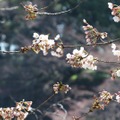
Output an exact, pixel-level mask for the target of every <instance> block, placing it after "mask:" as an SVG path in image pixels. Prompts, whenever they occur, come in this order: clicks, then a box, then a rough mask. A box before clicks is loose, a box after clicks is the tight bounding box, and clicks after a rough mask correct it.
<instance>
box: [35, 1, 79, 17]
mask: <svg viewBox="0 0 120 120" xmlns="http://www.w3.org/2000/svg"><path fill="white" fill-rule="evenodd" d="M79 5H80V3H79V4H77V5H76V6H75V7H73V8H71V9H68V10H65V11H61V12H55V13H49V12H37V14H39V15H60V14H64V13H68V12H71V11H73V10H74V9H76V8H77V7H79Z"/></svg>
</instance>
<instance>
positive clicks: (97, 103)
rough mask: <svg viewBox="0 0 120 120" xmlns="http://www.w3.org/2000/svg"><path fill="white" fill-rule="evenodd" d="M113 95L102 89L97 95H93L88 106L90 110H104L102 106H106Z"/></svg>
mask: <svg viewBox="0 0 120 120" xmlns="http://www.w3.org/2000/svg"><path fill="white" fill-rule="evenodd" d="M113 96H114V95H112V94H111V93H110V92H108V91H106V90H103V91H102V92H100V96H99V97H96V96H95V97H94V102H93V104H92V106H91V108H90V112H93V111H94V110H96V109H100V110H101V109H102V110H104V107H105V106H107V105H108V104H109V103H110V102H111V100H113Z"/></svg>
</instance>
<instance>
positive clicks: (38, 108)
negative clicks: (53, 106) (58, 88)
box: [36, 94, 55, 109]
mask: <svg viewBox="0 0 120 120" xmlns="http://www.w3.org/2000/svg"><path fill="white" fill-rule="evenodd" d="M54 95H55V94H53V95H51V96H50V97H49V98H47V99H46V100H45V101H44V102H43V103H41V104H40V105H39V106H38V107H37V108H36V109H39V108H40V107H41V106H43V105H44V104H45V103H47V102H48V101H49V100H50V99H51V98H52V97H53V96H54Z"/></svg>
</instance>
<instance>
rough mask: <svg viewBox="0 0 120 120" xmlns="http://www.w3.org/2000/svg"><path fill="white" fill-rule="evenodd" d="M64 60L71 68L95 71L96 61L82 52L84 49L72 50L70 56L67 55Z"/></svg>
mask: <svg viewBox="0 0 120 120" xmlns="http://www.w3.org/2000/svg"><path fill="white" fill-rule="evenodd" d="M66 60H67V63H69V64H70V65H71V66H72V67H76V68H79V67H81V68H84V69H91V70H97V66H96V65H95V63H96V62H97V61H96V59H95V58H94V57H93V56H92V55H89V54H88V53H87V52H86V51H85V50H84V47H81V48H80V50H78V49H74V50H73V53H72V54H70V53H68V54H67V55H66Z"/></svg>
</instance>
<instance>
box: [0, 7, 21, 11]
mask: <svg viewBox="0 0 120 120" xmlns="http://www.w3.org/2000/svg"><path fill="white" fill-rule="evenodd" d="M18 8H19V7H18V6H14V7H9V8H0V11H11V10H15V9H18Z"/></svg>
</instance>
